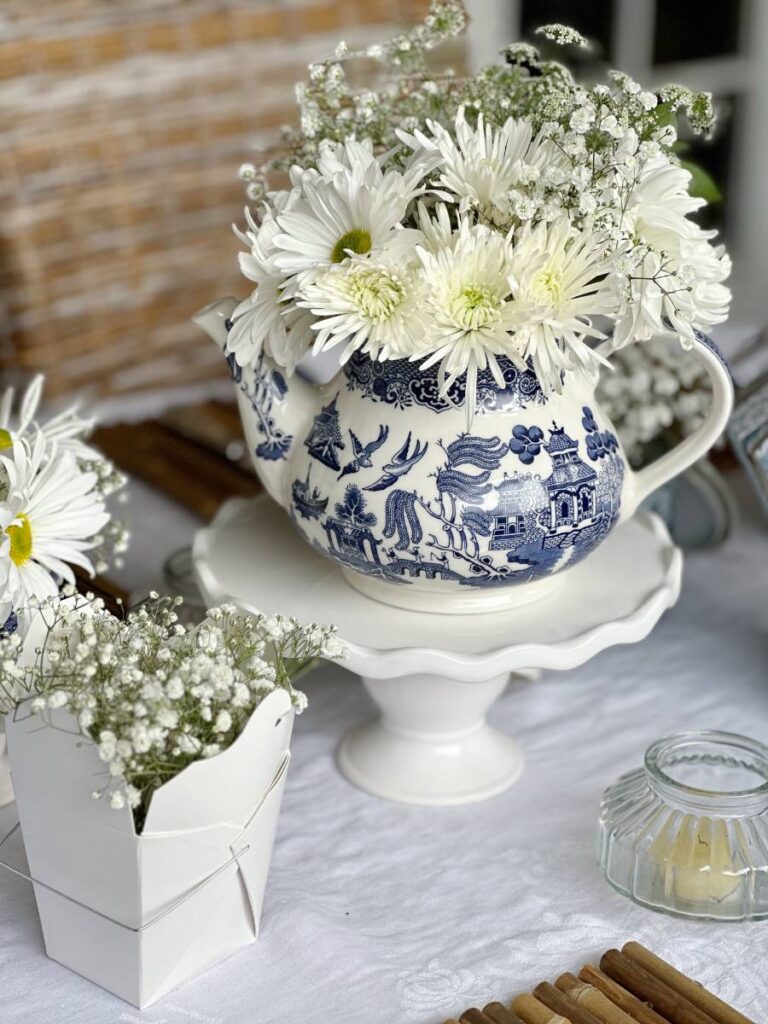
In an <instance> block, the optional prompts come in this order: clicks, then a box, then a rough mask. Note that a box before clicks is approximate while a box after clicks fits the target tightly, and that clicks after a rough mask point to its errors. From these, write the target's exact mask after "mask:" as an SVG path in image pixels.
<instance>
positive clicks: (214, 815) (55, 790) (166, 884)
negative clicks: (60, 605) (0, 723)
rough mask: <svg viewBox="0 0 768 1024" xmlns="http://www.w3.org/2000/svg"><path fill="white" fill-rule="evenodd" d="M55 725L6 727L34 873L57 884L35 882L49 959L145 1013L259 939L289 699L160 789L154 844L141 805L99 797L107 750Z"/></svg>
mask: <svg viewBox="0 0 768 1024" xmlns="http://www.w3.org/2000/svg"><path fill="white" fill-rule="evenodd" d="M52 717H53V721H52V724H51V725H46V724H45V723H44V722H42V721H41V720H40V718H39V717H37V716H33V715H30V714H29V713H27V712H25V710H24V708H22V709H21V710H20V712H19V713H18V714H16V715H15V716H13V717H9V719H8V722H7V734H8V748H9V753H10V758H11V766H12V772H13V776H14V782H15V786H16V792H17V800H18V810H19V818H20V821H21V827H22V832H23V834H24V841H25V846H26V848H27V856H28V859H29V865H30V873H31V875H32V877H33V879H36V880H38V881H39V882H40V883H44V885H45V886H46V887H48V888H43V885H36V886H35V892H36V896H37V901H38V908H39V911H40V917H41V923H42V926H43V933H44V937H45V942H46V950H47V952H48V954H49V956H51V957H53V958H54V959H56V960H59V961H60V962H61V963H64V964H65V965H66V966H68V967H71V968H72V969H74V970H76V971H77V972H78V973H80V974H83V975H84V976H86V977H88V978H90V979H91V980H93V981H95V982H97V983H98V984H100V985H103V986H104V987H105V988H107V989H109V990H110V991H112V992H114V993H116V994H117V995H120V996H121V997H122V998H125V999H128V1000H129V1001H130V1002H132V1003H134V1005H137V1006H145V1005H147V1004H148V1003H149V1002H152V1001H153V1000H154V999H156V998H158V996H159V995H162V994H163V993H164V992H166V991H168V990H169V989H170V988H172V987H173V986H174V985H176V984H178V983H179V982H180V981H182V980H184V979H185V978H188V977H190V976H191V975H193V974H195V973H197V972H198V971H200V970H202V969H204V968H205V967H207V966H210V965H211V964H213V963H214V962H216V961H217V960H220V959H221V958H222V957H224V956H227V955H228V954H229V953H232V952H234V951H235V950H236V949H238V948H240V947H242V946H243V945H246V944H248V943H249V942H252V941H254V939H255V938H256V935H257V934H258V922H259V916H260V913H261V904H262V900H263V895H264V888H265V885H266V878H267V872H268V869H269V860H270V856H271V850H272V845H273V841H274V834H275V830H276V826H277V816H278V812H279V806H280V801H281V797H282V789H283V785H284V781H285V769H286V767H287V763H288V744H289V741H290V734H291V729H292V725H293V709H292V706H291V701H290V697H289V696H288V694H287V693H286V692H285V691H284V690H275V691H274V692H272V693H271V694H269V695H268V696H267V697H266V698H265V699H264V700H263V701H262V703H261V704H260V705H259V706H258V707H257V708H256V709H255V711H254V712H253V714H252V716H251V718H250V719H249V721H248V723H247V724H246V726H245V728H244V729H243V731H242V733H241V734H240V736H239V737H238V738H237V740H235V742H234V743H233V744H232V745H231V747H229V748H228V749H227V750H226V751H224V752H223V753H222V754H219V755H218V756H216V757H213V758H209V759H207V760H205V761H199V762H195V763H194V764H192V765H190V766H189V767H188V768H186V769H185V770H184V771H183V772H181V773H180V774H179V775H178V776H176V777H175V778H174V779H172V780H171V781H170V782H168V783H166V785H165V786H162V787H161V788H160V789H159V790H157V791H156V792H155V794H154V795H153V798H152V801H151V804H150V808H149V812H148V815H147V821H146V824H145V828H144V831H143V833H142V834H141V835H137V834H136V832H135V828H134V823H133V815H132V812H131V811H130V809H129V808H123V809H122V810H119V811H115V810H112V809H111V808H110V807H108V805H107V804H106V802H105V801H104V800H93V799H92V797H91V796H90V794H91V791H92V790H93V789H94V788H97V787H99V786H100V785H103V783H104V781H106V766H105V765H104V764H103V763H102V762H101V760H100V759H99V757H98V753H97V750H96V747H95V745H94V744H93V743H92V742H90V741H88V740H87V739H84V738H83V737H82V736H80V735H79V734H78V733H77V723H76V722H75V721H74V719H73V718H72V717H71V716H69V715H68V713H66V712H55V713H54V714H53V716H52ZM52 726H53V727H52ZM73 901H74V902H73ZM148 923H150V924H151V926H150V927H144V926H145V925H147V924H148Z"/></svg>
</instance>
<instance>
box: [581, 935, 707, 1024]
mask: <svg viewBox="0 0 768 1024" xmlns="http://www.w3.org/2000/svg"><path fill="white" fill-rule="evenodd" d="M600 967H601V969H602V970H603V971H605V973H606V974H607V975H608V977H609V978H613V980H614V981H618V982H619V984H620V985H623V986H624V988H626V989H628V990H629V991H630V992H632V993H633V994H634V995H636V996H637V997H638V998H639V999H645V1000H646V1001H647V1002H648V1003H650V1005H651V1006H652V1007H653V1008H654V1010H656V1011H657V1012H658V1013H660V1014H661V1016H662V1017H666V1018H667V1020H668V1021H669V1024H717V1022H716V1021H713V1020H712V1018H711V1017H710V1016H709V1015H708V1014H706V1013H704V1011H703V1010H700V1009H699V1008H698V1007H697V1006H694V1005H693V1003H691V1002H689V1001H688V1000H687V999H686V998H685V996H681V995H680V993H679V992H675V990H674V989H673V988H670V987H669V985H665V984H664V982H663V981H659V979H658V978H656V977H654V975H653V974H650V973H649V972H648V971H646V970H645V968H644V967H641V966H640V965H639V964H637V963H635V961H634V960H630V959H629V957H626V956H624V955H623V954H622V953H620V952H619V951H618V949H609V950H608V952H607V953H605V954H603V958H602V960H601V961H600Z"/></svg>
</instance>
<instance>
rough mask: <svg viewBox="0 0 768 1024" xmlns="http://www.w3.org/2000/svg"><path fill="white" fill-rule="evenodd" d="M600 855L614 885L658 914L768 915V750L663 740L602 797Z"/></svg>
mask: <svg viewBox="0 0 768 1024" xmlns="http://www.w3.org/2000/svg"><path fill="white" fill-rule="evenodd" d="M599 859H600V864H601V867H602V869H603V871H604V873H605V876H606V878H607V879H608V881H609V882H610V883H611V885H613V886H614V887H615V888H616V889H618V890H619V891H620V892H623V893H624V894H625V895H627V896H629V897H631V898H632V899H633V900H635V901H636V902H638V903H641V904H643V905H644V906H647V907H651V908H653V909H655V910H663V911H667V912H669V913H674V914H682V915H684V916H686V917H705V918H717V919H719V920H732V921H740V920H744V919H746V918H761V917H766V916H768V748H766V747H765V746H764V745H763V744H762V743H759V742H757V741H756V740H751V739H748V738H747V737H745V736H737V735H735V734H732V733H723V732H688V733H679V734H677V735H674V736H668V737H666V738H665V739H661V740H658V741H657V742H656V743H654V744H653V745H652V746H650V747H649V748H648V751H647V752H646V755H645V763H644V765H643V767H641V768H637V769H634V770H633V771H630V772H627V773H626V774H625V775H622V776H621V777H620V778H619V779H618V780H617V781H616V782H615V783H614V784H613V785H612V786H609V788H608V789H607V790H606V791H605V793H604V795H603V800H602V805H601V813H600V828H599Z"/></svg>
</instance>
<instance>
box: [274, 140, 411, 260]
mask: <svg viewBox="0 0 768 1024" xmlns="http://www.w3.org/2000/svg"><path fill="white" fill-rule="evenodd" d="M356 152H357V151H355V150H353V149H351V147H350V144H349V143H348V144H347V147H346V148H345V149H344V150H343V154H344V155H346V158H347V161H348V162H349V163H350V164H351V166H350V167H347V166H345V164H344V161H343V160H342V153H341V152H337V151H334V152H333V154H332V155H326V165H327V166H336V165H338V170H337V171H336V172H335V173H333V174H331V175H328V176H317V175H313V176H311V177H310V176H309V175H307V174H305V175H304V176H303V178H302V182H301V192H302V195H301V197H300V198H299V199H297V201H296V203H295V204H294V205H293V206H292V207H291V209H289V210H285V211H283V212H282V213H279V214H278V215H277V223H278V225H279V227H280V231H279V233H277V234H275V236H274V239H273V241H274V244H275V246H276V248H277V249H278V250H279V251H278V252H277V253H276V255H275V257H274V263H275V266H276V267H277V268H278V269H279V270H281V271H282V272H283V273H285V274H288V275H294V274H307V273H308V272H315V271H317V270H322V269H324V268H325V267H329V266H332V265H333V264H335V263H342V262H343V261H344V260H345V259H348V258H349V256H350V255H364V254H365V253H368V252H382V251H384V250H390V251H396V250H398V249H399V248H400V247H405V248H408V247H410V246H412V245H413V235H412V233H410V232H408V231H407V230H406V231H401V230H399V228H400V224H401V222H402V220H403V219H404V217H405V214H406V210H407V207H408V204H409V202H410V201H411V199H412V198H413V197H414V196H415V195H416V194H417V193H418V191H419V189H418V181H419V177H420V174H419V173H418V172H417V171H413V172H411V173H409V174H407V175H403V174H400V173H399V172H397V171H387V172H386V173H385V172H383V171H382V168H381V166H380V164H379V163H378V161H376V160H374V161H371V162H367V159H366V156H356V155H355V153H356ZM329 153H330V151H329ZM363 153H364V154H367V150H366V149H365V148H364V147H363ZM409 236H410V237H409Z"/></svg>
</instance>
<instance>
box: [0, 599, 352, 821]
mask: <svg viewBox="0 0 768 1024" xmlns="http://www.w3.org/2000/svg"><path fill="white" fill-rule="evenodd" d="M180 604H181V598H169V597H160V596H158V595H157V594H152V595H151V597H150V599H149V600H148V601H146V602H144V603H143V604H142V605H140V606H139V607H138V608H137V609H136V610H134V611H133V612H131V613H130V614H129V615H128V616H127V617H126V618H124V619H119V618H116V617H115V616H113V615H110V614H109V613H108V612H106V611H105V609H104V606H103V603H102V602H100V601H98V600H94V599H86V598H82V597H73V596H70V599H69V600H68V601H64V602H48V603H46V604H45V605H43V606H39V607H38V608H37V613H38V615H39V616H40V617H41V618H42V621H43V623H44V629H43V631H42V632H43V641H42V643H41V644H40V646H39V647H38V648H37V649H36V650H35V651H34V652H33V653H32V654H31V656H27V657H26V658H24V657H22V649H23V645H22V641H21V639H20V638H19V637H18V635H11V636H9V637H6V638H5V639H2V638H0V712H2V713H8V712H10V711H12V710H13V709H14V708H16V707H18V706H19V704H20V703H21V702H22V701H24V700H26V699H28V698H31V701H30V706H31V710H32V712H34V713H36V714H39V715H40V716H41V717H42V718H43V719H44V720H46V721H48V722H50V720H51V714H50V713H51V712H52V711H56V710H57V709H61V708H65V709H66V710H67V711H68V712H69V713H70V714H71V715H73V716H74V718H75V719H76V721H77V723H78V726H79V728H80V731H81V732H82V734H83V735H84V736H87V737H88V738H89V739H91V740H92V741H93V742H94V743H95V744H96V745H97V749H98V754H99V757H100V758H101V760H102V761H103V762H104V764H105V776H106V777H105V780H104V782H103V784H102V785H101V786H100V787H99V788H98V789H96V790H95V791H94V793H93V796H94V798H97V799H101V798H106V799H107V800H108V801H109V804H110V806H111V807H113V808H116V809H120V808H123V807H125V806H126V804H127V805H128V806H130V807H131V808H132V809H133V813H134V817H135V819H136V822H137V827H140V826H141V824H142V823H143V821H144V818H145V817H146V812H147V809H148V806H149V802H150V800H151V798H152V794H153V793H154V791H155V790H156V789H158V788H159V787H160V786H162V785H163V784H164V783H166V782H168V781H169V780H170V779H172V778H173V777H174V776H175V775H177V774H178V773H179V772H181V771H183V770H184V768H186V767H187V765H189V764H191V763H193V762H194V761H197V760H200V759H201V758H209V757H214V756H215V755H216V754H219V753H221V752H222V751H223V750H225V749H226V748H227V747H229V746H230V745H231V744H232V743H233V742H234V741H235V739H237V737H238V736H239V735H240V733H241V731H242V729H243V727H244V726H245V724H246V723H247V721H248V719H249V718H250V716H251V715H252V713H253V711H254V710H255V708H256V707H257V706H258V705H259V703H260V702H261V701H262V700H263V699H264V697H266V696H267V695H268V694H269V693H271V692H272V691H273V690H274V689H276V688H278V687H279V688H281V689H284V690H286V692H287V693H288V694H289V696H290V698H291V702H292V704H293V706H294V707H295V708H296V710H297V711H299V712H300V711H302V710H303V709H304V708H305V707H306V697H305V696H304V694H303V693H302V692H300V691H299V690H296V689H295V688H294V686H293V681H294V680H295V679H296V678H297V676H298V675H299V674H300V673H301V672H303V671H306V669H307V668H308V667H309V666H311V665H312V664H313V663H314V662H315V660H316V659H318V658H321V657H324V658H338V657H340V656H341V655H342V654H343V645H342V644H341V642H340V641H339V640H338V638H337V636H336V632H335V630H334V629H333V628H332V627H324V626H318V625H314V624H309V625H303V624H301V623H299V622H298V621H297V620H296V619H292V618H285V617H283V616H279V615H276V616H264V615H248V614H245V613H243V612H241V611H239V610H238V609H237V608H235V607H234V606H233V605H222V606H221V607H219V608H213V609H211V610H210V611H209V612H208V614H207V617H206V618H205V619H204V621H203V622H202V623H200V625H199V626H197V627H195V628H194V629H191V630H187V629H185V627H184V626H182V625H181V624H180V622H179V620H178V614H177V610H178V607H179V605H180ZM39 621H40V620H39V619H38V623H39ZM33 628H34V626H33Z"/></svg>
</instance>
